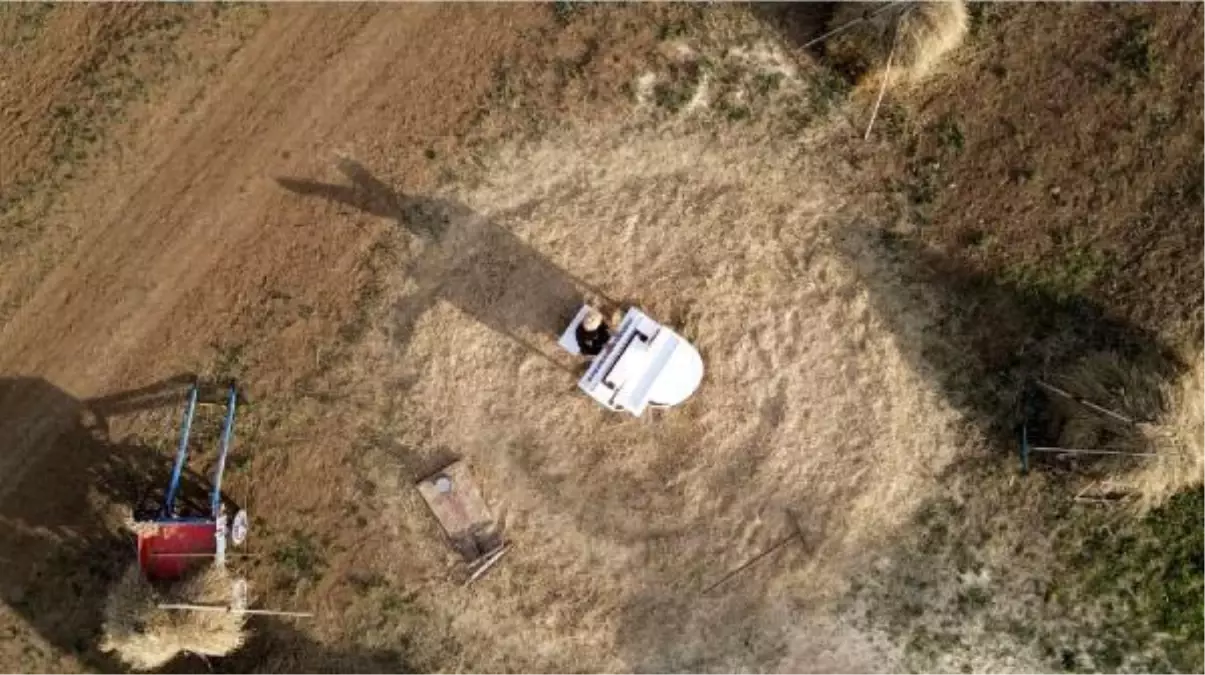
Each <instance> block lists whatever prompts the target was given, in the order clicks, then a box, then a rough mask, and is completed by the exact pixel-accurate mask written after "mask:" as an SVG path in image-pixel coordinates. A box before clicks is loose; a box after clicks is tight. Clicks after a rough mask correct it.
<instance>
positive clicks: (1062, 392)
mask: <svg viewBox="0 0 1205 675" xmlns="http://www.w3.org/2000/svg"><path fill="white" fill-rule="evenodd" d="M1037 383H1038V386H1039V387H1041V388H1043V389H1045V390H1046V391H1049V392H1050V393H1052V394H1056V395H1058V396H1062V397H1063V398H1065V399H1067V400H1070V401H1075V402H1076V403H1078V404H1080V405H1082V406H1084V407H1085V408H1088V409H1090V410H1095V411H1096V412H1098V413H1100V414H1102V415H1104V416H1106V417H1110V418H1112V419H1115V420H1117V421H1118V422H1121V423H1122V424H1126V425H1129V426H1134V420H1132V419H1130V418H1129V417H1126V416H1125V415H1122V414H1121V413H1116V412H1113V411H1112V410H1109V409H1108V408H1106V407H1104V406H1099V405H1096V404H1095V403H1093V402H1092V401H1089V400H1088V399H1086V398H1083V397H1082V396H1076V395H1075V394H1072V393H1071V392H1069V391H1065V390H1063V389H1059V388H1058V387H1056V386H1054V385H1053V384H1050V383H1049V382H1043V381H1042V380H1037Z"/></svg>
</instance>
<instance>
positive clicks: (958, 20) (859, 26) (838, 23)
mask: <svg viewBox="0 0 1205 675" xmlns="http://www.w3.org/2000/svg"><path fill="white" fill-rule="evenodd" d="M842 27H846V28H845V29H844V30H842V31H841V32H839V33H837V34H836V35H834V36H833V37H831V38H829V39H828V40H827V41H826V42H825V53H826V55H827V56H828V57H829V58H830V59H832V60H833V62H834V64H835V65H837V66H838V67H839V68H841V69H843V70H846V71H848V72H850V73H853V74H854V75H856V76H858V77H859V78H860V79H862V80H863V81H867V80H875V81H877V80H879V79H880V78H881V77H883V76H884V75H885V72H886V70H887V61H888V57H889V56H890V59H891V68H890V79H891V81H892V82H893V83H894V82H903V83H910V82H918V81H920V80H921V79H923V78H924V77H925V76H926V75H928V74H929V73H930V72H931V71H932V70H933V67H934V66H935V65H936V64H937V63H938V62H939V61H940V60H941V59H942V57H944V56H945V55H946V54H948V53H949V52H950V51H951V50H953V49H954V48H955V47H957V46H958V45H960V44H961V43H962V40H963V38H965V37H966V34H967V9H966V4H965V3H964V2H962V0H953V1H948V2H895V3H884V2H870V3H863V2H843V3H838V5H837V9H836V10H835V11H834V12H833V16H832V19H831V20H830V22H829V28H830V30H838V29H840V28H842Z"/></svg>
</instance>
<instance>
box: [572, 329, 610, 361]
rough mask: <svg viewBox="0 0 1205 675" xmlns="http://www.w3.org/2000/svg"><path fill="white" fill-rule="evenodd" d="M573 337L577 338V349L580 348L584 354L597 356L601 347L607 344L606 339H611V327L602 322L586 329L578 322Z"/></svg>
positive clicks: (600, 351)
mask: <svg viewBox="0 0 1205 675" xmlns="http://www.w3.org/2000/svg"><path fill="white" fill-rule="evenodd" d="M573 337H574V338H576V339H577V346H578V349H581V350H582V354H583V355H584V356H598V355H599V354H601V353H602V350H603V347H605V346H607V340H610V339H611V329H610V328H607V324H605V323H603V324H599V325H598V328H595V329H594V330H586V328H585V326H583V325H582V324H580V323H579V324H578V325H577V330H576V331H574V333H573Z"/></svg>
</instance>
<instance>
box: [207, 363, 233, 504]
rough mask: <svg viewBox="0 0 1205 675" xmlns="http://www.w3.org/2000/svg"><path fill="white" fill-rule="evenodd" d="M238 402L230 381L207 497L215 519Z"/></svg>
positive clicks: (220, 498) (220, 500)
mask: <svg viewBox="0 0 1205 675" xmlns="http://www.w3.org/2000/svg"><path fill="white" fill-rule="evenodd" d="M237 404H238V386H237V385H236V384H234V383H233V382H231V383H230V395H229V396H228V397H227V398H226V421H225V422H223V423H222V444H221V447H220V449H219V450H218V465H217V467H215V468H214V470H213V493H212V494H211V495H210V497H209V509H210V513H211V514H212V515H213V517H214V518H215V519H216V518H217V517H218V515H219V514H220V511H221V508H222V474H224V473H226V455H227V454H229V453H230V436H231V433H232V432H233V431H234V409H235V406H236V405H237Z"/></svg>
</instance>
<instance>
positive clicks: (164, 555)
mask: <svg viewBox="0 0 1205 675" xmlns="http://www.w3.org/2000/svg"><path fill="white" fill-rule="evenodd" d="M151 557H152V558H216V557H217V554H216V553H155V552H152V553H151ZM226 557H227V558H259V557H261V556H260V554H258V553H227V554H226Z"/></svg>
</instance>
